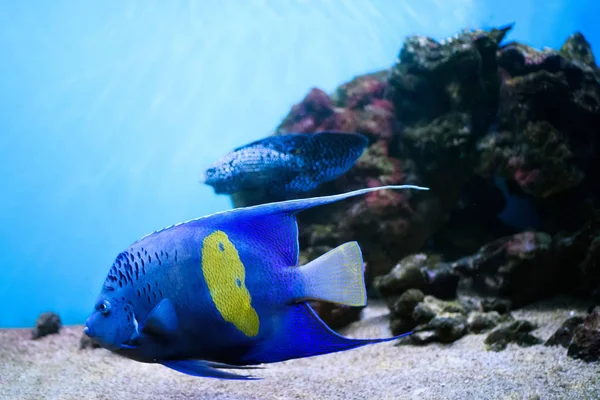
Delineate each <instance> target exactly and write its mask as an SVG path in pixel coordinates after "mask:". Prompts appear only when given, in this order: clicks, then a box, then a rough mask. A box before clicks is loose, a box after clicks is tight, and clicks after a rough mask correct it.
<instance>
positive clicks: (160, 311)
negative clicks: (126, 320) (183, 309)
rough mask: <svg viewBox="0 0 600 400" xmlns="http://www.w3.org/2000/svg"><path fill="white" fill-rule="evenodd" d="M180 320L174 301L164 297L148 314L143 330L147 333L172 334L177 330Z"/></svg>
mask: <svg viewBox="0 0 600 400" xmlns="http://www.w3.org/2000/svg"><path fill="white" fill-rule="evenodd" d="M178 326H179V321H178V319H177V312H176V311H175V307H174V306H173V303H172V302H171V300H169V299H163V300H161V302H160V303H158V304H157V305H156V307H154V308H153V309H152V311H150V314H148V318H146V321H145V322H144V327H143V328H142V332H143V333H145V334H147V335H157V336H170V335H172V334H174V333H176V332H177V328H178Z"/></svg>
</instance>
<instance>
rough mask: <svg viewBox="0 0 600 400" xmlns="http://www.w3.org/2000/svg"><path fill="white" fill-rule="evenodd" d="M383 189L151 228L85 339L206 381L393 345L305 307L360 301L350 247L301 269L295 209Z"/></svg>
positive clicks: (359, 265) (122, 266)
mask: <svg viewBox="0 0 600 400" xmlns="http://www.w3.org/2000/svg"><path fill="white" fill-rule="evenodd" d="M382 189H422V190H427V188H422V187H419V186H412V185H404V186H383V187H377V188H368V189H362V190H357V191H353V192H348V193H344V194H339V195H334V196H324V197H313V198H307V199H299V200H289V201H284V202H277V203H269V204H262V205H258V206H253V207H247V208H237V209H231V210H227V211H223V212H219V213H216V214H211V215H209V216H206V217H203V218H198V219H195V220H192V221H188V222H185V223H181V224H178V225H173V226H171V227H168V228H165V229H163V230H160V231H157V232H154V233H152V234H150V235H147V236H145V237H143V238H142V239H140V240H139V241H137V242H135V243H133V244H132V245H131V246H130V247H129V248H128V249H127V250H126V251H123V252H122V253H120V254H119V255H118V256H117V258H116V260H115V262H114V263H113V265H112V267H111V269H110V271H109V273H108V276H107V277H106V280H105V282H104V285H103V287H102V290H101V292H100V295H99V297H98V299H97V302H96V305H95V310H94V312H93V313H92V314H91V315H90V316H89V318H88V319H87V320H86V323H85V325H86V327H85V333H86V334H87V335H88V336H90V337H91V338H93V339H94V340H96V341H97V342H99V343H100V344H101V345H102V346H103V347H105V348H107V349H109V350H111V351H114V352H116V353H118V354H120V355H122V356H125V357H128V358H130V359H133V360H136V361H140V362H147V363H160V364H162V365H164V366H166V367H169V368H172V369H174V370H177V371H180V372H183V373H186V374H190V375H195V376H203V377H213V378H223V379H254V378H252V377H251V376H246V375H237V374H234V373H232V372H227V371H225V370H226V369H251V368H255V367H253V366H255V365H257V364H263V363H274V362H279V361H284V360H288V359H293V358H301V357H310V356H316V355H320V354H327V353H333V352H338V351H343V350H349V349H353V348H356V347H360V346H364V345H367V344H372V343H379V342H385V341H389V340H394V339H397V338H398V337H400V336H403V335H400V336H396V337H390V338H379V339H351V338H346V337H343V336H341V335H339V334H337V333H336V332H334V331H333V330H331V329H330V328H329V327H328V326H327V325H326V324H325V323H324V322H323V321H322V320H321V319H320V318H319V317H318V316H317V314H316V313H315V312H314V311H313V309H312V308H311V307H310V306H309V305H308V303H307V301H308V300H311V299H313V300H321V301H326V302H332V303H338V304H344V305H348V306H364V305H365V304H366V299H367V296H366V291H365V283H364V273H363V260H362V254H361V251H360V248H359V246H358V244H357V243H356V242H348V243H345V244H342V245H341V246H339V247H337V248H335V249H333V250H331V251H329V252H328V253H325V254H324V255H322V256H321V257H319V258H317V259H315V260H313V261H311V262H309V263H308V264H306V265H302V266H298V253H299V245H298V226H297V223H296V213H298V212H300V211H303V210H306V209H309V208H312V207H316V206H320V205H325V204H329V203H333V202H336V201H339V200H343V199H347V198H349V197H353V196H357V195H361V194H364V193H368V192H372V191H376V190H382Z"/></svg>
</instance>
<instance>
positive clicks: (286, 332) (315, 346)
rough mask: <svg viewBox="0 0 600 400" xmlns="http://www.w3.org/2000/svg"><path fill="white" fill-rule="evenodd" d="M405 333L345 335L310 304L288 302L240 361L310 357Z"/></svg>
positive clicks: (376, 341) (387, 339)
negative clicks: (367, 336)
mask: <svg viewBox="0 0 600 400" xmlns="http://www.w3.org/2000/svg"><path fill="white" fill-rule="evenodd" d="M408 334H410V332H409V333H405V334H402V335H398V336H394V337H390V338H377V339H352V338H347V337H344V336H342V335H340V334H338V333H336V332H334V331H333V330H331V328H329V327H328V326H327V325H326V324H325V322H323V321H322V320H321V319H320V318H319V316H318V315H317V314H316V313H315V311H314V310H313V309H312V307H310V305H308V304H307V303H299V304H294V305H291V306H290V311H289V312H288V313H286V314H285V315H284V316H283V317H282V318H281V320H280V321H278V323H277V324H276V326H275V327H274V331H273V332H272V333H271V334H270V335H269V336H268V338H266V339H265V340H263V341H262V342H261V343H260V344H259V345H257V346H256V347H255V348H253V349H252V350H250V351H249V352H248V353H247V354H246V355H245V356H244V357H242V361H243V363H244V364H262V363H274V362H280V361H285V360H289V359H294V358H303V357H312V356H317V355H322V354H329V353H335V352H339V351H344V350H350V349H353V348H357V347H361V346H365V345H368V344H375V343H381V342H388V341H392V340H396V339H399V338H401V337H403V336H406V335H408Z"/></svg>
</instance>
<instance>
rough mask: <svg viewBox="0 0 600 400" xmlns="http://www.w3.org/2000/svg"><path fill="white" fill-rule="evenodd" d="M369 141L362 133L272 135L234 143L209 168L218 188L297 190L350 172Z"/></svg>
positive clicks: (208, 174) (229, 191)
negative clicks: (247, 141)
mask: <svg viewBox="0 0 600 400" xmlns="http://www.w3.org/2000/svg"><path fill="white" fill-rule="evenodd" d="M368 144H369V141H368V140H367V138H366V137H365V136H363V135H361V134H359V133H349V132H338V131H324V132H318V133H313V134H305V133H293V134H286V135H277V136H270V137H267V138H265V139H261V140H257V141H255V142H252V143H249V144H246V145H244V146H241V147H238V148H236V149H234V150H233V151H232V152H230V153H228V154H226V155H225V156H224V157H222V158H221V159H219V160H217V161H216V162H215V163H214V164H212V165H211V166H210V167H209V168H207V170H206V171H205V172H204V177H203V182H204V183H205V184H207V185H210V186H212V187H213V188H214V191H215V193H217V194H233V193H238V192H248V191H255V190H266V191H267V193H270V194H273V195H295V194H298V193H303V192H308V191H310V190H313V189H316V188H317V187H318V186H319V185H320V184H322V183H324V182H327V181H331V180H333V179H335V178H337V177H339V176H341V175H343V174H345V173H346V172H347V171H348V170H349V169H350V168H352V166H353V165H354V164H355V163H356V161H357V160H358V158H359V157H360V156H361V155H362V153H363V151H364V149H365V148H366V147H367V145H368Z"/></svg>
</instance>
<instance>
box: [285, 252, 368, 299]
mask: <svg viewBox="0 0 600 400" xmlns="http://www.w3.org/2000/svg"><path fill="white" fill-rule="evenodd" d="M363 266H364V263H363V259H362V254H361V252H360V247H359V246H358V243H356V242H348V243H345V244H343V245H341V246H338V247H336V248H335V249H333V250H331V251H328V252H327V253H325V254H323V255H322V256H320V257H319V258H317V259H315V260H313V261H311V262H309V263H308V264H306V265H303V266H301V267H300V268H298V269H297V270H298V272H299V274H300V275H301V280H302V282H303V283H304V285H303V287H304V293H303V294H302V295H303V297H302V298H301V299H297V300H299V301H305V300H308V299H311V300H321V301H327V302H330V303H338V304H344V305H347V306H354V307H360V306H364V305H366V304H367V293H366V288H365V279H364V269H363Z"/></svg>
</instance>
